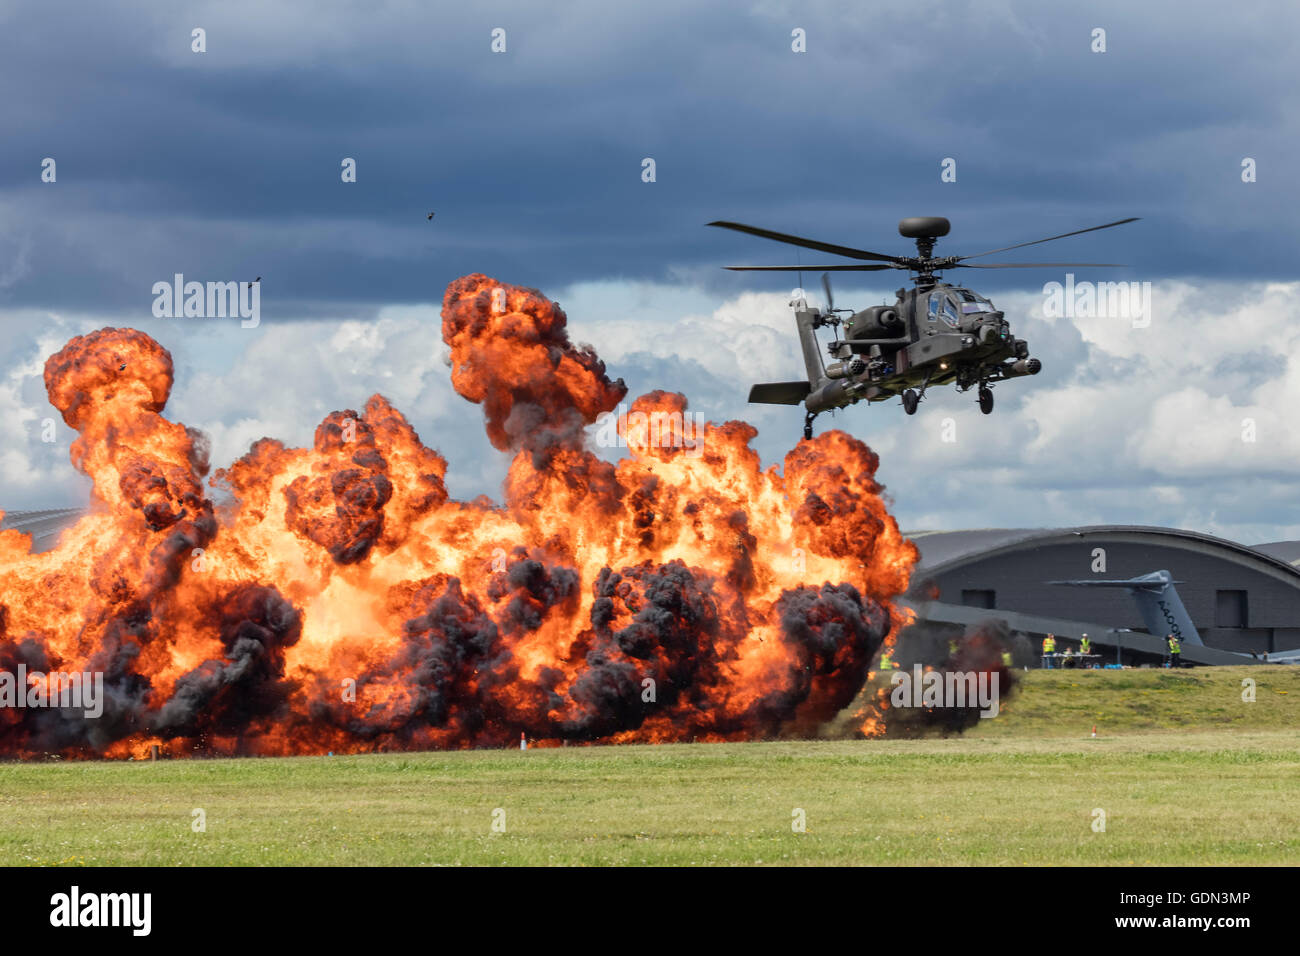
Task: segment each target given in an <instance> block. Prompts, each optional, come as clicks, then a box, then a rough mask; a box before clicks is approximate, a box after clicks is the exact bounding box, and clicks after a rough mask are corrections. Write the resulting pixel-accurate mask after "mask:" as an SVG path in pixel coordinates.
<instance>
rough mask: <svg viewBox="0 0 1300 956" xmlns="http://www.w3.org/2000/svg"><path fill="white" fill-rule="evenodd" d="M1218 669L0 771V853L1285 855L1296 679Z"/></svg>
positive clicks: (28, 856) (5, 859)
mask: <svg viewBox="0 0 1300 956" xmlns="http://www.w3.org/2000/svg"><path fill="white" fill-rule="evenodd" d="M1222 671H1223V673H1211V672H1209V671H1208V670H1204V671H1196V672H1193V673H1192V674H1173V675H1171V674H1169V673H1167V672H1161V671H1127V672H1122V673H1121V672H1114V671H1111V672H1096V673H1084V674H1070V673H1062V674H1030V675H1028V676H1029V678H1030V679H1029V680H1027V681H1026V682H1025V685H1024V687H1023V691H1024V693H1023V696H1021V697H1020V698H1019V699H1018V700H1013V701H1012V702H1011V704H1010V705H1008V709H1007V711H1006V713H1005V715H1004V716H1003V717H1000V718H997V719H995V720H991V721H987V720H986V721H982V722H981V726H980V727H978V728H977V729H976V731H974V732H973V734H971V735H967V736H965V737H954V738H950V739H946V740H945V739H932V740H884V741H876V740H865V741H848V740H842V741H778V742H761V743H750V744H715V745H710V744H678V745H671V746H657V747H655V746H624V747H568V748H559V749H534V750H530V751H528V752H526V753H521V752H519V751H517V750H506V751H478V752H456V753H424V754H404V755H402V754H397V755H395V754H382V755H367V756H351V757H308V758H290V759H260V760H176V761H159V762H157V763H148V762H136V763H131V762H109V761H102V762H87V763H67V762H50V763H26V764H23V763H8V764H0V863H5V864H73V865H76V864H85V865H103V864H162V865H190V864H242V865H257V864H290V865H294V864H326V865H330V864H351V865H355V864H362V865H366V864H417V865H420V864H492V863H512V864H541V865H551V864H643V863H645V864H755V863H760V862H761V863H764V864H1013V865H1018V864H1137V865H1142V864H1239V865H1254V864H1295V863H1297V862H1300V835H1297V834H1298V833H1300V830H1298V828H1297V826H1296V822H1297V821H1298V820H1300V787H1298V786H1297V785H1296V781H1297V780H1300V732H1298V731H1297V729H1296V727H1297V723H1298V722H1295V721H1294V716H1295V711H1294V706H1295V704H1294V702H1293V701H1292V700H1291V698H1294V697H1300V692H1293V693H1289V694H1286V695H1282V694H1276V693H1275V692H1274V691H1275V690H1278V689H1281V690H1288V689H1290V688H1293V687H1294V686H1295V685H1294V678H1293V677H1292V676H1291V674H1292V672H1291V671H1289V670H1287V669H1285V668H1269V669H1267V670H1265V669H1253V668H1252V669H1250V670H1249V671H1248V670H1247V669H1245V668H1239V669H1231V670H1230V669H1227V668H1224V669H1222ZM1247 674H1250V675H1252V676H1256V679H1257V680H1259V681H1260V683H1259V688H1258V701H1257V703H1255V704H1253V705H1242V706H1245V707H1250V708H1259V709H1258V710H1251V711H1248V712H1247V713H1245V714H1243V715H1241V716H1240V718H1239V719H1236V720H1233V721H1231V722H1225V721H1223V720H1221V717H1222V716H1223V715H1220V714H1216V713H1214V712H1213V710H1212V708H1207V707H1206V706H1205V705H1206V704H1207V703H1208V704H1216V705H1219V704H1221V706H1223V707H1224V708H1225V711H1224V713H1225V714H1228V715H1232V714H1233V713H1235V712H1234V711H1232V710H1231V706H1232V702H1231V700H1230V699H1226V698H1225V699H1223V700H1222V701H1220V700H1219V698H1220V697H1222V696H1223V695H1224V694H1225V693H1226V691H1227V690H1228V689H1230V688H1231V687H1232V686H1234V685H1235V686H1236V697H1235V699H1236V700H1237V701H1238V702H1240V680H1241V677H1242V676H1244V675H1247ZM1184 677H1194V678H1196V681H1195V683H1192V684H1188V683H1185V682H1184V681H1183V678H1184ZM1108 679H1109V680H1110V681H1111V682H1108ZM1171 681H1172V682H1171ZM1073 685H1077V686H1073ZM1269 687H1272V688H1273V690H1269V689H1268V688H1269ZM1142 691H1146V696H1148V697H1150V698H1151V700H1150V701H1149V702H1144V701H1141V700H1137V701H1133V700H1131V698H1133V697H1134V695H1137V696H1138V697H1141V696H1142V693H1141V692H1142ZM1273 697H1276V698H1279V700H1280V702H1279V701H1275V700H1272V698H1273ZM1099 698H1100V700H1099ZM1049 700H1050V701H1051V702H1052V703H1050V704H1048V703H1045V702H1046V701H1049ZM1198 700H1199V701H1200V702H1201V703H1200V705H1199V709H1198V705H1197V703H1196V702H1197V701H1198ZM1058 707H1059V708H1066V710H1064V711H1058V710H1057V709H1055V708H1058ZM1043 708H1047V710H1046V711H1045V712H1040V711H1042V710H1043ZM1080 708H1082V709H1080ZM1088 708H1092V711H1096V712H1099V713H1105V714H1107V715H1109V716H1108V717H1107V718H1106V719H1104V720H1099V721H1098V722H1099V723H1100V725H1101V726H1100V727H1099V733H1100V736H1099V737H1098V738H1096V739H1093V738H1091V737H1089V736H1088V731H1089V730H1090V729H1091V722H1092V718H1091V717H1089V716H1087V713H1091V712H1092V711H1089V710H1088ZM1278 708H1281V709H1278ZM1064 714H1068V715H1069V716H1068V717H1066V716H1063V715H1064ZM1198 714H1200V715H1201V716H1200V717H1199V718H1198V717H1197V715H1198ZM1189 715H1190V716H1189ZM1076 718H1077V719H1076ZM1079 720H1084V721H1085V722H1086V724H1087V726H1086V727H1085V726H1083V725H1082V724H1081V723H1079ZM1147 721H1154V722H1155V723H1154V724H1152V725H1151V727H1154V728H1156V729H1151V727H1148V726H1147V725H1146V724H1145V722H1147ZM1166 721H1173V722H1174V727H1175V728H1176V729H1163V728H1165V727H1166V726H1167V724H1166V723H1164V722H1166ZM1179 721H1181V723H1179ZM1067 723H1068V724H1069V726H1068V727H1066V726H1065V725H1066V724H1067ZM1001 724H1005V726H999V725H1001ZM195 808H202V809H203V810H204V811H205V813H206V825H207V828H206V832H203V833H195V832H193V830H192V829H191V820H192V811H193V810H194V809H195ZM496 808H500V809H502V810H504V812H505V827H506V829H505V832H504V833H494V832H493V831H492V820H493V810H494V809H496ZM795 808H801V809H803V810H804V811H805V812H806V815H807V832H805V833H795V832H793V831H792V829H791V820H792V811H793V810H794V809H795ZM1095 808H1100V809H1103V810H1104V811H1105V812H1106V815H1107V819H1106V830H1105V832H1104V833H1097V832H1093V830H1092V827H1091V824H1092V820H1093V810H1094V809H1095Z"/></svg>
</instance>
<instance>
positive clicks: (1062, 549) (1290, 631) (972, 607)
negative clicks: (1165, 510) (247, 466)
mask: <svg viewBox="0 0 1300 956" xmlns="http://www.w3.org/2000/svg"><path fill="white" fill-rule="evenodd" d="M83 511H84V510H83V509H81V508H63V509H58V510H53V511H14V512H10V513H8V514H6V515H5V517H4V520H3V521H0V528H15V529H17V530H20V531H26V532H28V533H30V534H31V535H32V537H33V547H34V548H35V550H37V551H45V550H48V549H49V548H51V547H53V546H54V544H55V542H56V541H57V540H58V535H59V532H60V531H62V530H63V528H65V527H67V526H68V525H70V524H72V523H73V522H75V521H76V520H77V518H78V517H80V516H81V514H83ZM907 537H909V538H911V539H912V541H914V542H915V543H916V545H917V547H918V548H919V549H920V552H921V558H920V561H919V563H918V564H917V567H916V570H915V571H914V572H913V574H912V584H911V588H910V590H909V592H908V594H907V596H906V598H905V600H904V602H903V603H905V604H908V605H910V606H911V607H912V608H913V609H914V610H916V612H917V614H918V619H919V621H920V622H924V623H926V624H928V625H930V626H938V627H940V628H947V629H949V630H958V629H964V628H966V627H969V626H971V625H975V624H979V623H981V622H983V621H988V620H998V621H1002V622H1004V623H1005V624H1006V626H1007V627H1008V628H1010V629H1011V630H1012V631H1014V632H1018V633H1020V634H1023V635H1025V636H1026V638H1028V640H1029V641H1030V642H1031V643H1033V644H1034V646H1037V642H1040V641H1041V639H1042V636H1043V635H1044V634H1046V633H1049V632H1050V633H1052V634H1055V635H1056V636H1057V638H1058V639H1063V640H1065V641H1067V642H1068V641H1077V640H1078V639H1079V638H1080V637H1082V636H1083V635H1084V634H1087V635H1088V636H1089V638H1090V639H1091V640H1092V642H1093V644H1094V645H1096V646H1097V647H1098V648H1099V649H1101V650H1102V652H1103V653H1104V654H1109V653H1111V652H1114V653H1115V654H1116V657H1117V659H1119V660H1121V661H1122V662H1123V663H1126V664H1136V663H1158V662H1159V661H1160V660H1162V659H1163V656H1164V650H1165V645H1164V640H1163V635H1162V634H1152V633H1151V632H1150V630H1149V628H1148V627H1147V625H1146V623H1145V622H1144V619H1143V615H1142V613H1141V611H1140V609H1139V606H1138V604H1137V603H1136V602H1135V601H1134V599H1133V598H1132V597H1131V596H1130V595H1129V593H1127V592H1126V590H1125V589H1124V588H1089V587H1062V586H1059V585H1057V584H1054V583H1052V582H1057V581H1076V582H1077V581H1081V580H1082V581H1088V580H1089V579H1130V578H1135V577H1139V576H1142V575H1146V574H1150V573H1151V572H1154V571H1168V572H1170V574H1171V575H1172V577H1173V579H1174V581H1175V582H1176V587H1177V590H1178V595H1179V597H1181V599H1182V603H1183V606H1184V607H1185V608H1186V611H1187V615H1188V617H1190V619H1191V622H1192V624H1193V625H1194V627H1195V630H1196V632H1197V634H1198V635H1199V639H1200V641H1202V642H1203V643H1201V644H1197V643H1194V642H1188V641H1184V645H1183V659H1184V660H1185V661H1187V662H1188V663H1196V664H1249V663H1253V662H1255V661H1256V660H1263V659H1265V658H1266V657H1268V658H1269V659H1272V660H1279V659H1287V658H1300V541H1276V542H1272V543H1269V544H1261V545H1256V546H1254V547H1248V546H1246V545H1242V544H1237V543H1235V542H1232V541H1227V540H1225V539H1223V538H1216V537H1213V536H1211V535H1207V534H1200V533H1198V532H1195V531H1182V530H1179V529H1176V528H1155V527H1142V526H1135V525H1093V526H1089V527H1078V528H1055V529H1042V528H1037V529H1034V528H1000V529H983V530H977V531H914V532H907ZM1289 652H1294V653H1289ZM1030 656H1032V655H1030ZM1018 662H1019V661H1018Z"/></svg>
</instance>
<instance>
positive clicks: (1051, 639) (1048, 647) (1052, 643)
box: [1043, 634, 1056, 670]
mask: <svg viewBox="0 0 1300 956" xmlns="http://www.w3.org/2000/svg"><path fill="white" fill-rule="evenodd" d="M1055 653H1056V635H1054V634H1048V635H1047V636H1046V637H1045V638H1043V666H1044V667H1046V668H1048V669H1049V670H1050V669H1051V667H1052V658H1051V655H1052V654H1055Z"/></svg>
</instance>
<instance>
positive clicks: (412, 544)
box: [0, 275, 916, 757]
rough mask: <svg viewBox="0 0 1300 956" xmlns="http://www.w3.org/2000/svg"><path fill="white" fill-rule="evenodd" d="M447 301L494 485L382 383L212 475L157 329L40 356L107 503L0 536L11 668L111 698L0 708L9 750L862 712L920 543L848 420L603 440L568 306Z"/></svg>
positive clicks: (649, 423)
mask: <svg viewBox="0 0 1300 956" xmlns="http://www.w3.org/2000/svg"><path fill="white" fill-rule="evenodd" d="M442 318H443V338H444V340H445V341H446V343H447V345H448V346H449V347H450V349H451V361H452V383H453V385H454V387H455V388H456V390H457V392H458V393H459V394H460V395H462V396H463V397H464V398H466V399H468V400H469V401H471V402H475V403H477V404H480V405H482V406H483V409H484V414H485V420H486V428H487V434H488V437H489V438H490V440H491V442H492V444H493V445H494V446H495V447H496V448H498V449H500V450H502V451H504V452H508V453H512V454H513V456H514V457H513V459H512V462H511V465H510V470H509V474H508V477H507V479H506V482H505V487H504V504H500V505H498V504H496V503H494V502H492V501H490V500H488V499H486V498H482V497H480V498H478V499H476V500H474V501H467V502H466V501H456V500H453V499H451V498H450V497H449V496H448V494H447V491H446V488H445V486H444V483H443V479H444V476H445V474H446V468H447V463H446V461H445V459H444V458H443V457H442V456H441V455H439V454H438V453H437V452H435V451H433V450H432V449H431V448H429V447H427V446H425V445H424V444H423V443H422V442H421V440H420V437H419V436H418V435H417V434H416V432H415V430H414V429H413V428H412V427H411V425H410V424H409V423H408V422H407V420H406V419H405V417H403V415H402V414H401V412H399V411H398V410H397V409H395V408H394V407H393V406H392V405H391V404H390V403H389V402H388V400H386V399H385V398H383V397H382V396H379V395H375V396H373V397H372V398H371V399H370V400H369V401H368V402H367V403H366V406H365V409H364V410H363V411H361V412H357V411H354V410H343V411H337V412H334V413H332V414H331V415H329V416H328V417H327V418H326V419H325V420H324V421H323V422H322V423H321V424H320V426H319V427H318V428H317V429H316V433H315V441H314V444H313V447H311V448H287V447H285V446H284V444H282V443H281V442H279V441H276V440H274V439H271V438H263V439H261V440H260V441H258V442H256V443H254V444H253V446H252V447H251V448H250V449H249V451H248V453H247V454H245V455H244V456H243V457H242V458H240V459H239V460H238V461H236V462H234V463H233V464H232V465H231V466H230V467H228V468H225V469H221V470H218V471H217V472H215V474H214V475H213V476H212V477H211V479H210V480H209V479H208V472H209V464H208V452H207V443H206V440H205V439H204V436H203V435H202V434H201V433H199V432H196V431H194V430H191V429H188V428H186V427H184V426H183V425H180V424H176V423H174V422H171V421H168V420H167V419H165V418H164V417H163V416H162V414H161V413H162V411H163V409H164V407H165V405H166V402H167V397H168V394H169V393H170V391H171V386H172V383H173V370H172V361H171V356H170V355H169V354H168V352H167V351H166V350H165V349H164V348H162V347H161V346H160V345H159V344H158V343H157V342H155V341H154V340H153V339H151V338H150V337H149V336H147V335H145V334H144V333H142V332H139V331H135V330H132V329H101V330H99V331H97V332H94V333H91V334H89V335H84V336H79V337H77V338H74V339H73V340H72V341H70V342H69V343H68V344H67V345H66V346H65V347H64V348H63V350H62V351H60V352H59V353H58V354H56V355H54V356H53V357H51V358H50V359H49V361H48V362H47V363H46V366H45V385H46V389H47V391H48V394H49V398H50V401H51V403H53V405H54V406H55V407H56V408H57V409H58V410H59V411H60V412H61V413H62V416H63V420H64V421H65V422H66V423H67V424H68V425H69V426H70V427H71V428H73V429H75V430H76V431H77V432H78V433H79V437H78V438H77V440H76V441H75V442H74V444H73V446H72V450H71V457H72V461H73V464H74V465H75V466H76V467H77V468H78V469H80V470H81V471H83V472H85V473H86V474H87V475H89V476H90V478H91V479H92V480H93V483H94V490H93V493H92V508H91V510H90V512H89V513H88V514H87V515H85V516H84V517H83V518H82V519H81V520H80V521H79V522H78V523H77V524H76V525H75V526H74V527H72V528H69V529H68V530H67V531H66V532H65V533H64V535H63V537H62V538H61V540H60V542H59V544H58V545H57V547H55V548H54V549H53V550H51V551H48V552H46V553H43V554H32V553H31V540H30V538H29V537H28V536H27V535H24V534H21V533H19V532H16V531H4V532H0V671H8V672H13V671H15V670H16V669H17V668H18V667H19V665H22V666H23V667H24V668H25V671H26V672H27V673H29V674H54V673H85V674H98V675H102V680H103V696H104V699H103V701H102V705H103V706H102V713H101V714H98V715H96V716H93V717H91V716H87V714H86V713H85V712H84V711H83V710H81V709H77V708H76V707H70V706H57V707H56V706H47V707H35V708H32V707H26V708H10V707H3V708H0V754H4V755H7V756H34V755H38V754H41V753H50V752H56V753H61V754H65V755H68V756H80V757H91V756H100V755H108V756H131V755H137V754H139V753H141V752H142V750H143V749H146V748H148V747H149V746H151V745H161V746H162V747H163V749H164V750H165V751H167V752H168V753H170V754H174V755H185V754H194V753H202V754H266V755H272V754H300V753H324V752H325V751H327V750H328V751H337V752H359V751H372V750H390V749H391V750H399V749H400V750H415V749H438V748H458V747H489V746H506V745H510V744H512V743H514V742H517V741H518V740H519V739H520V736H521V735H524V736H526V737H528V738H531V739H533V740H535V741H538V742H540V743H548V744H556V743H560V742H567V741H595V740H606V741H615V742H623V741H652V742H654V741H670V740H709V741H721V740H741V739H753V738H760V737H770V736H798V735H807V734H810V733H813V732H815V731H816V730H817V728H818V727H820V726H821V725H822V724H824V723H825V722H826V721H828V720H829V719H830V718H831V717H833V716H834V715H835V714H836V713H837V712H839V711H840V710H841V709H843V708H844V707H845V706H846V705H848V704H849V702H850V701H851V700H852V699H853V698H854V697H855V695H856V694H857V693H858V691H859V690H860V689H861V688H862V686H863V683H864V681H865V679H866V675H867V670H868V666H869V664H870V662H871V660H872V657H873V655H874V654H875V653H876V652H877V651H878V649H879V648H880V646H881V643H882V641H883V640H885V638H886V637H887V636H888V635H890V634H891V633H893V632H896V631H897V629H898V628H899V627H900V626H901V625H902V624H903V623H905V621H904V620H903V618H902V615H901V614H900V613H899V610H898V609H896V608H895V607H894V606H893V604H892V600H893V598H895V597H896V596H898V595H899V594H901V593H902V592H903V591H904V589H905V588H906V586H907V583H908V577H909V575H910V573H911V568H912V566H913V564H914V563H915V560H916V550H915V548H914V546H913V545H912V544H911V543H910V542H908V541H906V540H905V539H904V538H903V536H902V535H901V533H900V532H899V529H898V526H897V524H896V522H895V521H894V519H893V517H892V516H890V514H889V513H888V511H887V510H886V507H885V504H884V502H883V500H882V497H881V493H882V488H881V486H880V485H879V484H877V483H876V481H875V478H874V476H875V472H876V468H877V464H878V460H877V458H876V456H875V454H874V453H873V452H872V451H871V450H870V449H869V448H867V446H865V445H864V444H863V443H861V442H859V441H857V440H856V439H854V438H852V437H850V436H849V435H846V434H844V433H842V432H838V431H832V432H828V433H825V434H822V435H820V436H818V437H817V438H815V439H813V440H811V441H801V442H800V443H799V445H798V446H797V447H796V448H795V449H794V450H792V451H791V452H790V453H789V454H788V455H787V456H786V458H785V462H784V468H783V469H782V470H781V471H778V469H777V468H776V467H775V466H774V467H772V468H769V469H768V470H766V471H763V470H762V469H761V467H760V461H759V458H758V455H757V454H756V453H755V452H754V451H753V450H752V449H751V448H750V447H749V443H750V441H751V440H752V439H753V438H754V436H755V435H756V434H757V432H756V431H755V429H754V428H753V427H752V426H750V425H748V424H746V423H744V422H738V421H730V422H726V423H724V424H721V425H715V424H712V423H708V424H704V425H702V426H701V427H699V428H696V429H694V433H693V434H691V432H692V429H691V428H690V419H689V417H688V416H686V415H685V412H686V408H687V404H686V399H685V398H684V397H683V396H681V395H678V394H673V393H666V392H653V393H650V394H648V395H643V396H641V397H640V398H638V399H636V400H635V401H634V402H632V403H631V408H630V412H629V413H628V414H623V415H619V416H618V418H617V425H618V435H619V436H620V437H621V439H622V441H623V442H624V443H625V444H626V446H627V450H628V455H627V456H626V457H625V458H623V459H621V460H620V461H618V462H617V463H616V464H614V463H610V462H608V461H605V460H604V459H602V458H600V457H598V456H597V455H596V454H594V453H593V452H592V451H590V450H589V449H588V444H589V442H590V437H589V433H588V428H589V427H590V426H592V425H594V424H596V422H597V419H598V418H599V417H600V416H601V415H602V414H604V413H612V412H613V411H614V409H615V408H616V407H617V406H618V405H619V402H620V401H621V400H622V399H623V398H624V395H625V393H626V388H625V387H624V385H623V383H622V382H621V381H611V380H610V379H609V378H608V377H607V376H606V374H605V366H604V363H602V362H601V361H600V359H599V358H598V357H597V356H596V355H595V353H594V352H593V351H592V350H591V349H590V348H587V347H578V346H575V345H574V344H572V343H571V342H570V340H569V337H568V332H567V329H566V321H567V320H566V317H565V315H564V313H563V312H562V311H561V310H560V309H559V308H558V307H557V306H556V305H555V304H554V303H552V302H550V301H548V300H547V299H546V298H545V297H543V296H542V295H541V294H540V293H538V292H536V291H535V290H531V289H524V288H518V287H513V286H509V285H505V284H503V283H498V282H496V281H495V280H492V279H489V278H488V277H486V276H482V275H472V276H467V277H465V278H462V279H459V280H457V281H455V282H453V283H452V284H451V285H450V286H449V287H448V289H447V292H446V295H445V297H444V300H443V310H442ZM205 481H206V484H205ZM28 679H29V680H31V681H37V680H39V679H40V678H38V677H35V676H33V677H30V678H28ZM56 696H57V695H53V694H51V698H50V699H51V703H53V702H54V699H55V697H56Z"/></svg>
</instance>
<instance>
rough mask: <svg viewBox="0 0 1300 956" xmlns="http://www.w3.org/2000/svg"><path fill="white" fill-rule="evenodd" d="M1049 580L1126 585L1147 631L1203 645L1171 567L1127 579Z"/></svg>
mask: <svg viewBox="0 0 1300 956" xmlns="http://www.w3.org/2000/svg"><path fill="white" fill-rule="evenodd" d="M1048 583H1049V584H1063V585H1067V586H1069V587H1076V588H1125V589H1126V590H1127V591H1128V593H1129V594H1130V595H1131V596H1132V598H1133V600H1134V602H1135V603H1136V604H1137V606H1138V611H1139V612H1140V613H1141V614H1142V622H1143V623H1144V624H1145V625H1146V628H1147V631H1148V632H1149V633H1151V634H1154V635H1156V636H1157V637H1164V636H1165V635H1166V634H1172V635H1174V637H1176V638H1178V640H1179V641H1180V642H1181V643H1183V644H1197V645H1203V644H1204V643H1205V642H1204V641H1202V640H1201V635H1200V634H1199V633H1198V632H1197V630H1196V625H1195V624H1193V623H1192V619H1191V617H1190V616H1189V615H1188V614H1187V609H1186V608H1185V607H1183V601H1182V598H1180V597H1179V596H1178V589H1177V588H1176V587H1174V585H1175V584H1177V583H1178V582H1177V581H1175V580H1174V577H1173V575H1172V574H1170V573H1169V572H1168V571H1153V572H1151V573H1150V574H1143V575H1141V576H1139V577H1136V578H1129V579H1128V580H1125V581H1097V580H1083V581H1049V582H1048Z"/></svg>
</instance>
